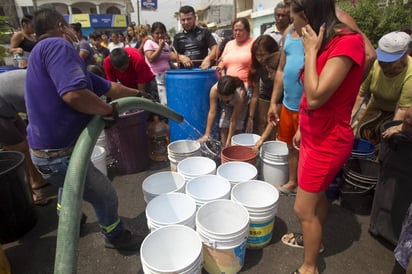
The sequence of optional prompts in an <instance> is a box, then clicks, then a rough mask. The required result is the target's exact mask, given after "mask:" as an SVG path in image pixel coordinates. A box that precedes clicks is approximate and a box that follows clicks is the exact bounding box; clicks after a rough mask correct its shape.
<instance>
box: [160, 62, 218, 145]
mask: <svg viewBox="0 0 412 274" xmlns="http://www.w3.org/2000/svg"><path fill="white" fill-rule="evenodd" d="M216 82H217V74H216V71H215V70H213V69H208V70H202V69H177V70H168V71H167V72H166V91H167V106H168V107H170V108H171V109H173V110H175V111H176V112H178V113H180V114H181V115H183V117H184V118H185V122H182V123H180V124H177V123H175V122H173V121H169V126H170V141H171V142H173V141H177V140H188V139H194V140H195V139H198V138H200V137H201V136H202V135H203V134H204V132H205V129H206V121H207V114H208V112H209V92H210V88H211V87H212V86H213V85H214V84H215V83H216Z"/></svg>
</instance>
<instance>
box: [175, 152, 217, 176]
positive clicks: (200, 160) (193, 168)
mask: <svg viewBox="0 0 412 274" xmlns="http://www.w3.org/2000/svg"><path fill="white" fill-rule="evenodd" d="M177 173H180V174H182V175H183V176H184V177H185V179H186V182H187V181H189V180H191V179H193V178H196V177H199V176H202V175H208V174H216V163H215V161H213V160H212V159H210V158H207V157H203V156H192V157H188V158H186V159H184V160H182V161H180V162H179V163H178V164H177Z"/></svg>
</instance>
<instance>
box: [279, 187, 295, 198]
mask: <svg viewBox="0 0 412 274" xmlns="http://www.w3.org/2000/svg"><path fill="white" fill-rule="evenodd" d="M279 191H280V193H281V194H284V195H286V196H296V191H291V190H289V189H287V188H284V187H279Z"/></svg>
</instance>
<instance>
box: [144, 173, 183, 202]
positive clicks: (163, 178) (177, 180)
mask: <svg viewBox="0 0 412 274" xmlns="http://www.w3.org/2000/svg"><path fill="white" fill-rule="evenodd" d="M142 191H143V197H144V200H145V201H146V203H148V202H150V200H152V199H153V198H154V197H156V196H158V195H160V194H164V193H169V192H182V193H183V192H184V191H185V177H183V175H181V174H179V173H177V172H173V171H162V172H157V173H154V174H152V175H150V176H148V177H147V178H146V179H144V180H143V183H142Z"/></svg>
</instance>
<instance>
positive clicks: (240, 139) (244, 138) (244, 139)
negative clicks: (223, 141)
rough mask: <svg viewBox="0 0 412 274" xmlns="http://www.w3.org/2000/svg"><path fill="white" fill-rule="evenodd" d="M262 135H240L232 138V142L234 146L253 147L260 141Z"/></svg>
mask: <svg viewBox="0 0 412 274" xmlns="http://www.w3.org/2000/svg"><path fill="white" fill-rule="evenodd" d="M259 139H260V135H257V134H253V133H240V134H236V135H233V136H232V139H230V142H231V144H232V145H240V146H247V147H253V146H254V145H255V144H256V142H257V141H259Z"/></svg>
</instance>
